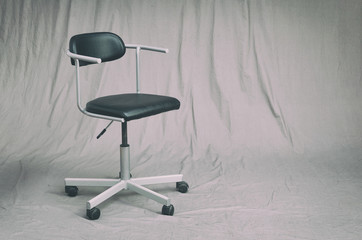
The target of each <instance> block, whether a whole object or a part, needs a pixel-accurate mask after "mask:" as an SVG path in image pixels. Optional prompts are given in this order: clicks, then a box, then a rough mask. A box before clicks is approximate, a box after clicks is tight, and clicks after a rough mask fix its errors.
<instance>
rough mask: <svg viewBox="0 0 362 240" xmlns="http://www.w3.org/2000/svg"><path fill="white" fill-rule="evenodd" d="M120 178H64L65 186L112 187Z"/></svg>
mask: <svg viewBox="0 0 362 240" xmlns="http://www.w3.org/2000/svg"><path fill="white" fill-rule="evenodd" d="M120 181H121V180H120V179H118V178H117V179H107V178H65V179H64V182H65V186H87V187H112V186H113V185H115V184H117V183H119V182H120Z"/></svg>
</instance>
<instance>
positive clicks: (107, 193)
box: [87, 181, 127, 209]
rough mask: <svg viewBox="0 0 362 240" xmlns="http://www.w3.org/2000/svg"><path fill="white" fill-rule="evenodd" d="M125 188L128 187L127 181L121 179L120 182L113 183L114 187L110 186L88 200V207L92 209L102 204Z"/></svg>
mask: <svg viewBox="0 0 362 240" xmlns="http://www.w3.org/2000/svg"><path fill="white" fill-rule="evenodd" d="M123 189H127V182H126V181H120V182H119V183H117V184H115V185H113V186H112V187H110V188H108V189H107V190H105V191H104V192H102V193H101V194H99V195H97V196H96V197H94V198H92V199H91V200H89V201H88V202H87V209H92V208H94V207H96V206H97V205H99V204H101V203H102V202H104V201H105V200H107V199H109V198H110V197H112V196H113V195H114V194H116V193H118V192H120V191H122V190H123Z"/></svg>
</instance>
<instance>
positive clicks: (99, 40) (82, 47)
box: [69, 32, 126, 66]
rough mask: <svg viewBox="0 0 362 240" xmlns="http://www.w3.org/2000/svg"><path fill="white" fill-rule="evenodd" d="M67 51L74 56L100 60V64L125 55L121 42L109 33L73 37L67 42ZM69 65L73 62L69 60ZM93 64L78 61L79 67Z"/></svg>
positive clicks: (117, 37) (73, 62)
mask: <svg viewBox="0 0 362 240" xmlns="http://www.w3.org/2000/svg"><path fill="white" fill-rule="evenodd" d="M69 51H70V52H72V53H75V54H80V55H86V56H90V57H96V58H101V59H102V62H107V61H113V60H116V59H119V58H121V57H122V56H123V55H124V54H125V53H126V47H125V45H124V42H123V40H122V39H121V38H120V37H119V36H118V35H116V34H114V33H110V32H95V33H84V34H78V35H75V36H73V37H72V38H71V39H70V40H69ZM71 64H72V65H75V61H74V60H73V59H71ZM89 64H93V63H89V62H84V61H79V66H85V65H89Z"/></svg>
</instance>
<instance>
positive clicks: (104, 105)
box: [86, 93, 180, 121]
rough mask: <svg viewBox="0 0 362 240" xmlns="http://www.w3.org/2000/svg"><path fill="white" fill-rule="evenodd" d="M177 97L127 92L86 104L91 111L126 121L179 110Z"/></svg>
mask: <svg viewBox="0 0 362 240" xmlns="http://www.w3.org/2000/svg"><path fill="white" fill-rule="evenodd" d="M179 108H180V102H179V100H177V99H176V98H173V97H168V96H160V95H152V94H143V93H126V94H118V95H110V96H105V97H99V98H96V99H94V100H92V101H90V102H88V103H87V105H86V110H87V111H88V112H91V113H95V114H101V115H106V116H111V117H117V118H123V119H124V120H126V121H130V120H135V119H139V118H143V117H148V116H152V115H156V114H159V113H162V112H167V111H171V110H177V109H179Z"/></svg>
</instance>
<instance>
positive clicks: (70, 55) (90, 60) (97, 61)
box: [67, 50, 102, 63]
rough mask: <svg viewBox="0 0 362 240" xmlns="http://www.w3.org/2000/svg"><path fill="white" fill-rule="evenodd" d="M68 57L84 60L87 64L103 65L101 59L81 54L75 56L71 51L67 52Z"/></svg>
mask: <svg viewBox="0 0 362 240" xmlns="http://www.w3.org/2000/svg"><path fill="white" fill-rule="evenodd" d="M67 55H68V56H69V57H71V58H75V59H78V60H82V61H86V62H91V63H101V62H102V59H100V58H95V57H89V56H85V55H80V54H75V53H72V52H71V51H69V50H67Z"/></svg>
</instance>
